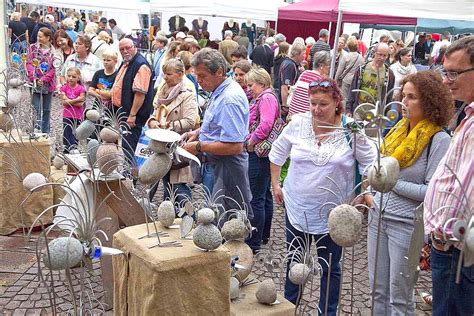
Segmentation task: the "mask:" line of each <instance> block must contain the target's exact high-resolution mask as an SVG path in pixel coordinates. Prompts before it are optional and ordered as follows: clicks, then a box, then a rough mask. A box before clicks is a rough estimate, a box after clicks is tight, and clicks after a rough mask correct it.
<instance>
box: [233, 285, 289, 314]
mask: <svg viewBox="0 0 474 316" xmlns="http://www.w3.org/2000/svg"><path fill="white" fill-rule="evenodd" d="M259 285H260V283H255V284H251V285H247V286H244V287H243V288H241V289H240V292H241V294H243V295H241V298H240V299H238V300H236V301H235V302H232V303H231V304H230V314H231V315H232V316H263V315H268V316H289V315H294V313H295V305H293V304H292V303H290V302H289V301H288V300H286V299H285V298H284V297H283V296H281V295H280V293H278V296H277V300H278V301H279V302H280V304H275V305H265V304H260V303H259V302H258V301H257V298H256V297H255V293H256V292H257V290H258V286H259Z"/></svg>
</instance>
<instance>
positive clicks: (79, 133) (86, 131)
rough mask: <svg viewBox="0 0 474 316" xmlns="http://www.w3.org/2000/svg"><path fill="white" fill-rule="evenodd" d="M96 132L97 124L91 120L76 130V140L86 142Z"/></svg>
mask: <svg viewBox="0 0 474 316" xmlns="http://www.w3.org/2000/svg"><path fill="white" fill-rule="evenodd" d="M94 131H95V124H94V123H93V122H91V121H89V120H84V121H83V122H82V123H81V124H79V126H78V127H77V128H76V138H77V139H78V140H85V139H87V138H88V137H90V136H91V135H92V133H94Z"/></svg>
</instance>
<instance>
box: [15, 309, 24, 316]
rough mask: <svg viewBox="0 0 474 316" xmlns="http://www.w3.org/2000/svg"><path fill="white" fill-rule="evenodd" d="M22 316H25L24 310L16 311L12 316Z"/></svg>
mask: <svg viewBox="0 0 474 316" xmlns="http://www.w3.org/2000/svg"><path fill="white" fill-rule="evenodd" d="M23 315H26V309H24V308H19V309H16V310H15V311H14V312H13V316H23Z"/></svg>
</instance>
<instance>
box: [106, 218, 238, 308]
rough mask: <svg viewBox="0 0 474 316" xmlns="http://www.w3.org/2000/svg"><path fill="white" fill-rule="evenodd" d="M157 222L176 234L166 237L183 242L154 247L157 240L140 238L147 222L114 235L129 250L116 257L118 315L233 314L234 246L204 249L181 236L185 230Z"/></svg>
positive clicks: (117, 245) (118, 246) (114, 241)
mask: <svg viewBox="0 0 474 316" xmlns="http://www.w3.org/2000/svg"><path fill="white" fill-rule="evenodd" d="M176 222H178V223H179V221H178V220H177V221H176ZM157 225H158V227H159V228H158V229H159V230H160V231H166V232H168V233H169V234H170V237H165V238H163V237H162V240H163V241H170V240H179V241H180V242H181V243H182V245H183V247H179V248H175V247H170V248H160V247H155V248H152V249H149V247H150V246H152V245H154V244H156V242H157V240H156V237H155V238H145V239H140V240H139V239H138V238H139V237H141V236H144V235H145V234H146V225H145V224H143V225H137V226H132V227H128V228H125V229H122V230H120V231H119V232H117V233H116V234H115V235H114V240H113V246H114V247H115V248H118V249H120V250H122V251H124V252H125V255H119V256H114V257H113V270H114V315H122V316H125V315H127V316H134V315H229V314H230V298H229V286H230V275H231V271H230V254H229V253H228V251H227V250H226V249H225V248H224V247H219V248H218V249H216V250H215V251H210V252H205V251H202V250H200V249H198V248H196V247H195V246H194V243H193V242H192V240H180V239H179V229H166V228H163V227H162V226H160V225H159V223H157ZM149 227H150V230H151V231H153V225H152V224H149Z"/></svg>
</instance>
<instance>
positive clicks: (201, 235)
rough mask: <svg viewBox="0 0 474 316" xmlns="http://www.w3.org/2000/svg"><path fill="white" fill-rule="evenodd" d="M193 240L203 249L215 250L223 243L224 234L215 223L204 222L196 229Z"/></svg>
mask: <svg viewBox="0 0 474 316" xmlns="http://www.w3.org/2000/svg"><path fill="white" fill-rule="evenodd" d="M193 242H194V244H195V245H196V246H197V247H199V248H201V249H204V250H214V249H217V248H218V247H219V246H220V245H221V244H222V235H221V232H220V231H219V229H218V228H217V227H216V226H215V225H213V224H202V225H199V226H198V227H196V229H195V230H194V234H193Z"/></svg>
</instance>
